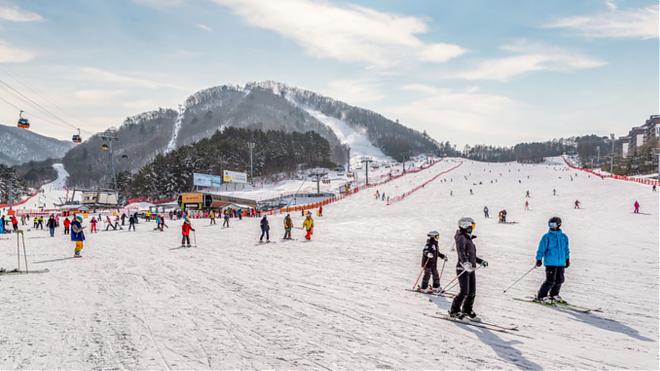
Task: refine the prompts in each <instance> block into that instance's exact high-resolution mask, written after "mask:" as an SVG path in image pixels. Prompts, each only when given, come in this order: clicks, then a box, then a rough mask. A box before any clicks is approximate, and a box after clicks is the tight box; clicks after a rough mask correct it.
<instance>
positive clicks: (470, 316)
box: [462, 310, 481, 322]
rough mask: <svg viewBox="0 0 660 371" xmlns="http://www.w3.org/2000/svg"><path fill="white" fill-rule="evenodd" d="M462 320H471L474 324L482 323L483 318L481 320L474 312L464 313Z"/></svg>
mask: <svg viewBox="0 0 660 371" xmlns="http://www.w3.org/2000/svg"><path fill="white" fill-rule="evenodd" d="M462 318H465V319H469V320H470V321H474V322H481V318H479V316H477V314H476V313H475V312H474V311H473V310H471V311H469V312H463V313H462Z"/></svg>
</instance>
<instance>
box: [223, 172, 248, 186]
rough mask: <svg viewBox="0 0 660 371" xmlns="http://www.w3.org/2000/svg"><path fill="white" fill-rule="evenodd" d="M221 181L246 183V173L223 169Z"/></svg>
mask: <svg viewBox="0 0 660 371" xmlns="http://www.w3.org/2000/svg"><path fill="white" fill-rule="evenodd" d="M222 181H223V182H225V183H247V174H246V173H239V172H236V171H229V170H224V171H223V172H222Z"/></svg>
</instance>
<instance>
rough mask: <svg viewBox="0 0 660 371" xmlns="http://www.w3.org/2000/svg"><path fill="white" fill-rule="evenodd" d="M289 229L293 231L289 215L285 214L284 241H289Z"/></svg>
mask: <svg viewBox="0 0 660 371" xmlns="http://www.w3.org/2000/svg"><path fill="white" fill-rule="evenodd" d="M291 229H293V220H291V214H286V216H285V217H284V239H285V240H290V239H291Z"/></svg>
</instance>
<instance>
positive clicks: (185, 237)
mask: <svg viewBox="0 0 660 371" xmlns="http://www.w3.org/2000/svg"><path fill="white" fill-rule="evenodd" d="M190 231H193V232H194V231H195V228H193V227H192V225H191V224H190V219H188V218H186V220H185V221H184V222H183V224H182V225H181V236H182V237H181V247H185V246H186V243H188V245H187V247H190Z"/></svg>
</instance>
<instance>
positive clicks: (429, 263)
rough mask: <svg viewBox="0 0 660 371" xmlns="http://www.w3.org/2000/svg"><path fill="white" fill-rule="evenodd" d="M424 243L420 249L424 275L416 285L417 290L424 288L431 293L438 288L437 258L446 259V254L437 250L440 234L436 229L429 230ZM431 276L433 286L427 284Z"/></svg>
mask: <svg viewBox="0 0 660 371" xmlns="http://www.w3.org/2000/svg"><path fill="white" fill-rule="evenodd" d="M426 236H427V237H428V240H426V245H425V246H424V249H423V250H422V268H423V269H424V277H422V284H421V285H420V286H417V291H422V290H424V289H426V292H427V293H429V294H431V293H433V291H434V290H436V291H437V290H438V289H439V288H440V275H439V274H438V258H440V259H442V260H444V261H447V256H446V255H444V254H443V253H441V252H439V251H438V238H439V237H440V234H439V233H438V232H437V231H431V232H429V233H428V234H427V235H426ZM431 276H433V286H430V285H429V279H430V278H431Z"/></svg>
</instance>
